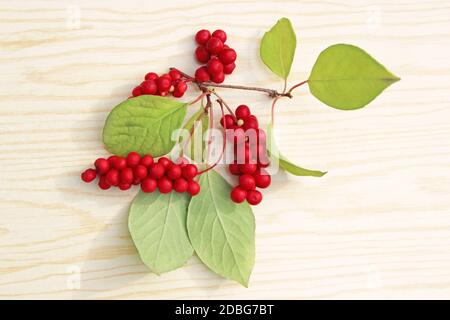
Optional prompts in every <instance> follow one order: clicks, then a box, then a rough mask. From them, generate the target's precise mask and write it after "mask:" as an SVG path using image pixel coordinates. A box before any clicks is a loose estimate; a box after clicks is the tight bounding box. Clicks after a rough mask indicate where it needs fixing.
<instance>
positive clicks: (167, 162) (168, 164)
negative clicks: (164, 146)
mask: <svg viewBox="0 0 450 320" xmlns="http://www.w3.org/2000/svg"><path fill="white" fill-rule="evenodd" d="M158 163H159V164H160V165H162V166H163V167H164V169H165V170H168V169H169V168H170V167H171V166H172V164H173V162H172V161H170V159H168V158H166V157H161V158H159V159H158Z"/></svg>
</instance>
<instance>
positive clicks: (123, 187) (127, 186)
mask: <svg viewBox="0 0 450 320" xmlns="http://www.w3.org/2000/svg"><path fill="white" fill-rule="evenodd" d="M130 188H131V183H120V184H119V189H120V190H123V191H125V190H128V189H130Z"/></svg>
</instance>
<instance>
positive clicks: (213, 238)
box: [187, 170, 255, 286]
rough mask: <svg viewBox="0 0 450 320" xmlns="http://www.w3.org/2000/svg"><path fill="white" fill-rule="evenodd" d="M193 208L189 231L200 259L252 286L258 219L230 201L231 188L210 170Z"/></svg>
mask: <svg viewBox="0 0 450 320" xmlns="http://www.w3.org/2000/svg"><path fill="white" fill-rule="evenodd" d="M200 185H201V192H200V194H199V195H197V196H195V197H193V198H192V200H191V203H190V204H189V210H188V219H187V228H188V233H189V238H190V239H191V243H192V246H193V247H194V250H195V252H196V253H197V255H198V256H199V258H200V259H201V260H202V261H203V263H204V264H206V265H207V266H208V267H209V268H210V269H211V270H213V271H214V272H216V273H218V274H219V275H221V276H223V277H226V278H229V279H232V280H235V281H237V282H239V283H240V284H242V285H243V286H248V281H249V278H250V274H251V271H252V269H253V265H254V263H255V218H254V216H253V213H252V210H251V208H250V206H249V205H248V204H247V203H246V202H245V203H241V204H236V203H234V202H232V201H231V199H230V191H231V186H230V185H229V184H228V182H227V181H226V180H225V179H224V178H223V177H222V176H221V175H220V174H218V173H217V172H215V171H213V170H210V171H208V172H207V173H204V174H202V176H201V178H200Z"/></svg>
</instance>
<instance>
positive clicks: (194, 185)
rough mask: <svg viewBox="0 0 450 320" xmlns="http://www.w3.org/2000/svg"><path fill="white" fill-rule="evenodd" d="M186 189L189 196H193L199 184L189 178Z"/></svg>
mask: <svg viewBox="0 0 450 320" xmlns="http://www.w3.org/2000/svg"><path fill="white" fill-rule="evenodd" d="M187 191H188V192H189V194H190V195H191V196H195V195H197V194H198V193H199V192H200V185H199V184H198V183H197V182H195V181H193V180H191V181H189V182H188V190H187Z"/></svg>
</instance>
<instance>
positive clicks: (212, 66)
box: [206, 58, 223, 77]
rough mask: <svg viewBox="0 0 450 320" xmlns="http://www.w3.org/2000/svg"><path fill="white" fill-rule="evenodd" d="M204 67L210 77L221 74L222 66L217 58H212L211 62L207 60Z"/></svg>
mask: <svg viewBox="0 0 450 320" xmlns="http://www.w3.org/2000/svg"><path fill="white" fill-rule="evenodd" d="M206 67H207V68H208V72H209V74H210V75H211V76H212V77H214V76H215V75H218V74H220V73H223V64H222V62H220V60H219V59H217V58H212V59H211V60H209V61H208V64H207V66H206Z"/></svg>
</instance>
